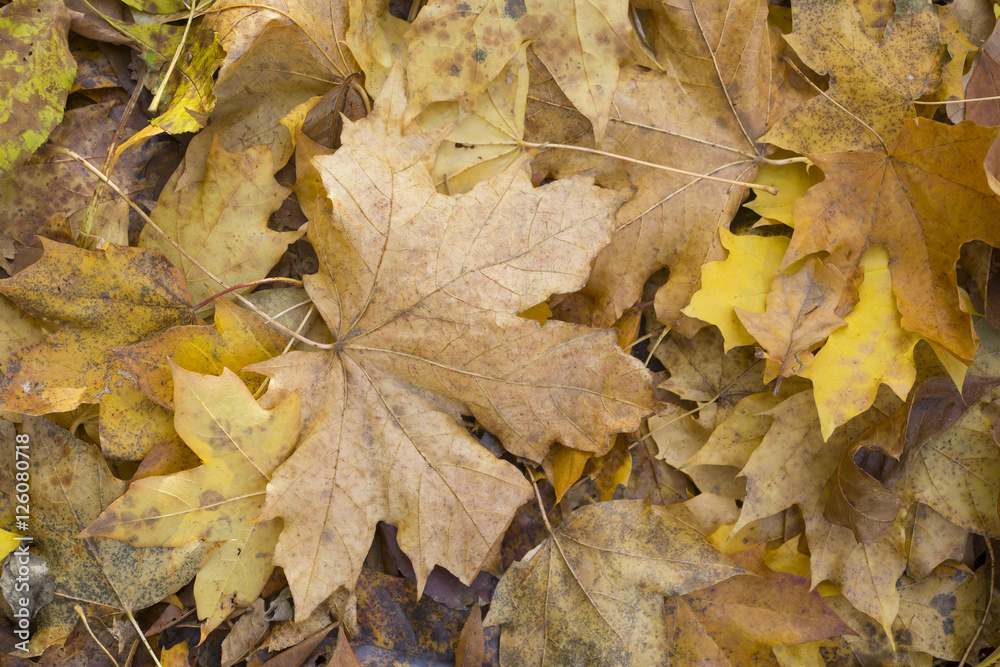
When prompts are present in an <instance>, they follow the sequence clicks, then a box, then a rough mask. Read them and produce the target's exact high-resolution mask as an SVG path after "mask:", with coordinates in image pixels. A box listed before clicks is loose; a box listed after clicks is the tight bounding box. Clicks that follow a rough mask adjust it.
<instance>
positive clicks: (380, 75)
mask: <svg viewBox="0 0 1000 667" xmlns="http://www.w3.org/2000/svg"><path fill="white" fill-rule="evenodd" d="M348 7H349V10H348V14H350V25H349V26H348V27H347V34H346V36H345V39H344V41H345V43H346V44H347V48H349V49H350V50H351V53H352V54H353V55H354V59H355V60H357V61H358V67H360V68H361V71H362V72H364V73H365V90H367V91H368V93H369V94H370V95H374V96H377V95H378V93H379V91H380V90H382V85H383V84H384V83H385V80H386V78H387V77H388V76H389V70H390V69H391V68H392V64H393V63H394V62H395V61H396V58H398V57H399V56H400V55H402V53H403V51H405V50H406V43H405V41H404V39H403V35H404V34H405V33H406V31H407V30H408V29H409V28H410V24H409V23H408V22H406V21H404V20H403V19H400V18H397V17H395V16H393V15H392V14H390V13H389V0H376V1H375V2H370V1H366V0H349V2H348Z"/></svg>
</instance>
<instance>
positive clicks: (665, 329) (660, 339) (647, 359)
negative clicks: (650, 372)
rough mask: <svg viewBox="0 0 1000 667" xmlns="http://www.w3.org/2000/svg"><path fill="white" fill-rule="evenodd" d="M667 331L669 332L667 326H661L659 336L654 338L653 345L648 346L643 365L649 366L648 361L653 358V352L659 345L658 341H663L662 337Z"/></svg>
mask: <svg viewBox="0 0 1000 667" xmlns="http://www.w3.org/2000/svg"><path fill="white" fill-rule="evenodd" d="M668 333H670V329H669V328H668V327H663V330H662V331H660V337H659V338H657V339H656V342H655V343H653V347H651V348H649V354H648V355H646V361H645V363H643V366H649V362H650V361H652V359H653V353H654V352H656V348H658V347H660V343H662V342H663V339H664V338H666V337H667V334H668Z"/></svg>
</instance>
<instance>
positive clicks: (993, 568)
mask: <svg viewBox="0 0 1000 667" xmlns="http://www.w3.org/2000/svg"><path fill="white" fill-rule="evenodd" d="M983 537H984V538H985V539H986V550H987V551H988V552H989V554H990V594H989V597H988V598H987V599H986V608H985V609H983V618H982V620H981V621H979V627H977V628H976V634H974V635H972V639H971V640H970V641H969V646H968V648H966V649H965V653H964V654H963V655H962V660H961V662H959V663H958V667H965V662H966V661H967V660H968V659H969V654H970V653H972V647H973V646H975V645H976V641H977V640H978V639H979V635H981V634H982V632H983V626H985V625H986V619H987V618H989V617H990V607H991V606H992V605H993V587H994V586H995V585H996V581H995V580H996V572H997V559H996V555H995V554H994V553H993V543H992V541H991V540H990V536H989V535H984V536H983Z"/></svg>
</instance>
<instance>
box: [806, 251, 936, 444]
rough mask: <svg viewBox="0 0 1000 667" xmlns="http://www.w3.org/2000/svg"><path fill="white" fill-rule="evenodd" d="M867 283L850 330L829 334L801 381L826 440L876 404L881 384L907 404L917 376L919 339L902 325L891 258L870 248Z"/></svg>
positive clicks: (848, 324)
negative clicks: (808, 387)
mask: <svg viewBox="0 0 1000 667" xmlns="http://www.w3.org/2000/svg"><path fill="white" fill-rule="evenodd" d="M861 267H862V268H863V269H864V281H863V282H862V283H861V286H860V287H859V288H858V295H859V298H858V303H857V304H855V306H854V308H853V309H852V310H851V312H849V313H848V314H847V315H845V316H844V322H845V323H846V326H844V327H842V328H840V329H837V330H836V331H834V332H833V333H831V334H830V337H829V339H828V340H827V341H826V343H825V344H824V345H823V349H821V350H820V351H819V352H817V353H816V356H815V359H814V360H813V362H812V364H811V365H810V366H809V367H808V368H806V369H805V370H804V371H803V372H802V376H803V377H806V378H809V379H810V380H812V383H813V395H814V396H815V398H816V409H817V410H818V412H819V421H820V426H821V428H822V429H823V437H824V438H829V437H830V434H832V433H833V430H834V429H835V428H837V427H838V426H840V425H841V424H843V423H845V422H847V421H848V420H849V419H851V418H852V417H854V416H856V415H859V414H861V413H862V412H864V411H865V410H867V409H868V408H869V407H871V405H872V403H874V402H875V395H876V393H877V392H878V388H879V385H880V384H885V385H888V386H889V388H890V389H892V391H893V392H895V394H896V396H899V398H900V399H902V400H905V399H906V397H907V395H908V394H909V392H910V388H911V387H912V386H913V381H914V380H915V379H916V376H917V369H916V367H915V366H914V365H913V348H914V347H915V346H916V344H917V341H918V340H919V337H918V336H917V335H916V334H913V333H910V332H909V331H906V330H905V329H903V328H902V327H901V326H900V325H899V317H900V316H899V311H897V310H896V298H895V297H894V296H893V293H892V276H891V275H890V273H889V253H888V252H887V251H886V249H885V248H884V247H883V246H880V245H879V246H872V247H870V248H868V250H866V251H865V254H864V256H862V258H861Z"/></svg>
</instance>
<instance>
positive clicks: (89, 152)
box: [0, 102, 158, 245]
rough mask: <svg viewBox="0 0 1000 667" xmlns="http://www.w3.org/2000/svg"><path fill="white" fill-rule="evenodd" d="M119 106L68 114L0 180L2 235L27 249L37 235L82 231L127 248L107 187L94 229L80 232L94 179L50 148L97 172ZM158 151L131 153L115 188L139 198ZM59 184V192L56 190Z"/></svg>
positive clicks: (129, 129)
mask: <svg viewBox="0 0 1000 667" xmlns="http://www.w3.org/2000/svg"><path fill="white" fill-rule="evenodd" d="M123 109H124V106H123V105H120V104H116V103H115V102H104V103H102V104H91V105H90V106H86V107H82V108H79V109H70V110H69V111H67V112H66V116H65V117H64V118H63V121H62V122H61V123H60V124H59V125H58V126H56V128H55V129H54V130H53V131H52V134H51V135H49V141H48V144H46V145H45V146H42V147H41V148H39V150H38V151H37V152H36V153H35V154H34V155H33V156H32V157H31V158H30V159H29V160H27V161H26V162H25V163H24V164H22V165H21V166H19V167H18V168H16V169H14V170H13V171H12V172H11V173H10V174H7V175H6V176H5V177H4V178H3V179H2V180H0V207H2V208H3V210H4V211H6V214H5V215H4V220H3V222H2V223H0V225H2V227H3V229H4V231H6V232H7V233H9V234H10V235H11V236H12V237H14V238H15V239H16V240H17V241H18V242H19V243H22V244H25V245H31V244H33V243H35V239H36V236H39V235H40V236H45V237H47V238H56V239H62V240H66V239H75V238H77V234H78V233H79V232H80V231H86V232H87V233H90V234H94V235H98V236H101V237H102V238H104V239H105V240H106V241H108V242H110V243H116V244H120V245H127V243H128V207H127V205H125V202H124V201H123V200H122V199H121V198H120V197H118V196H117V195H116V194H115V193H114V192H113V191H111V190H110V189H109V188H104V189H103V193H102V194H101V196H100V197H99V198H98V200H97V202H96V205H95V208H94V221H95V223H97V228H96V229H94V228H92V229H89V230H84V229H83V227H84V225H85V222H86V218H87V215H88V207H89V206H90V202H91V199H92V198H93V197H94V194H95V190H96V186H97V183H98V180H97V177H96V176H94V175H93V174H92V173H91V172H89V171H88V170H87V169H86V168H85V167H84V166H83V165H81V164H79V163H78V162H76V161H75V160H72V159H70V158H68V157H66V156H65V155H58V154H56V153H54V152H53V151H52V150H51V148H52V147H53V146H58V147H62V148H68V149H70V150H72V151H74V152H75V153H77V154H78V155H81V156H83V157H84V158H86V159H87V160H88V161H89V162H90V163H91V164H92V165H93V166H95V167H97V168H98V169H99V168H101V166H102V164H103V162H104V159H105V158H106V157H107V153H108V148H109V147H110V146H111V142H112V141H113V138H114V135H115V133H116V131H117V130H118V125H119V123H120V120H121V114H122V111H123ZM140 127H141V125H140V124H139V122H138V121H137V120H132V121H130V122H129V123H127V125H126V130H125V133H124V134H123V136H125V137H128V136H129V135H130V134H132V133H134V132H135V131H136V130H138V129H139V128H140ZM157 152H158V147H157V146H155V145H153V144H147V145H145V146H142V147H139V148H136V149H133V150H131V151H129V152H128V153H126V154H125V155H124V156H122V158H121V159H120V160H119V161H118V162H117V164H116V165H115V170H114V179H115V184H116V185H117V186H118V187H119V188H120V189H121V190H122V191H124V192H125V193H126V194H128V195H129V196H130V197H132V198H133V199H134V198H138V197H140V196H142V195H143V194H146V192H147V191H148V190H149V189H150V187H151V186H152V182H151V180H150V179H147V178H145V177H144V175H143V170H144V169H145V166H146V164H147V163H148V162H149V160H150V159H151V158H152V157H153V155H155V154H156V153H157ZM55 184H58V187H54V186H55Z"/></svg>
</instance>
